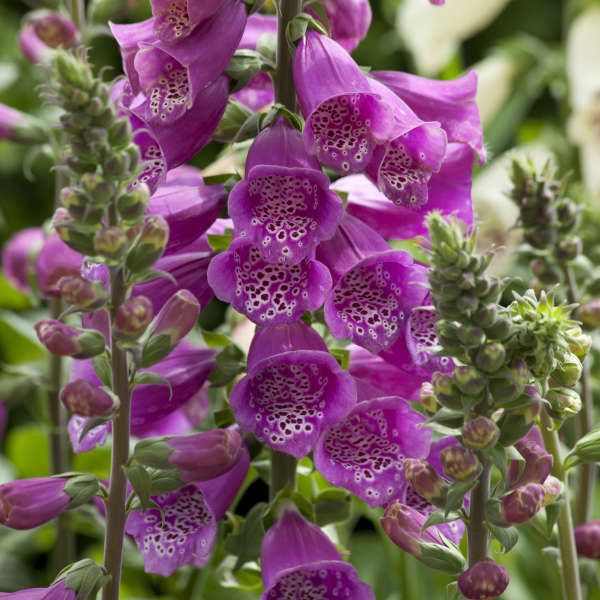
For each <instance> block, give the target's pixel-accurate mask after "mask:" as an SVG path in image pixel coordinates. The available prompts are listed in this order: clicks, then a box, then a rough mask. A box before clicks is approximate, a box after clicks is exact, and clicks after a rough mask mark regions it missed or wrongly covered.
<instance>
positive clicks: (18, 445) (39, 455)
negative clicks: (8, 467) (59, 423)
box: [6, 425, 50, 479]
mask: <svg viewBox="0 0 600 600" xmlns="http://www.w3.org/2000/svg"><path fill="white" fill-rule="evenodd" d="M6 456H7V458H8V459H9V460H10V461H11V462H12V463H13V464H14V466H15V468H16V469H17V471H18V474H19V477H20V478H23V479H26V478H29V477H46V476H47V475H48V473H49V472H50V463H49V459H48V457H49V456H50V450H49V447H48V436H47V433H46V431H45V430H44V428H43V427H41V426H40V425H25V426H23V427H17V428H14V429H11V430H10V431H9V432H8V435H7V437H6Z"/></svg>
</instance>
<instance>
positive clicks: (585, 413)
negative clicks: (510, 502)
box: [564, 267, 595, 525]
mask: <svg viewBox="0 0 600 600" xmlns="http://www.w3.org/2000/svg"><path fill="white" fill-rule="evenodd" d="M564 273H565V278H566V280H567V283H568V288H567V290H568V291H567V293H568V298H569V302H571V303H577V302H579V294H578V293H577V284H576V282H575V274H574V273H573V269H572V268H571V267H565V268H564ZM581 403H582V407H581V412H580V413H579V415H578V425H579V431H578V434H579V437H583V436H584V435H586V434H587V433H589V432H590V431H591V430H592V427H593V424H594V403H593V398H592V385H591V379H590V363H589V358H588V357H586V358H584V359H583V371H582V373H581ZM578 472H579V478H578V480H577V494H576V497H575V523H576V524H577V525H581V524H582V523H586V522H587V521H589V520H590V512H591V509H592V498H593V494H594V472H595V465H594V464H593V463H586V464H582V465H580V466H579V468H578Z"/></svg>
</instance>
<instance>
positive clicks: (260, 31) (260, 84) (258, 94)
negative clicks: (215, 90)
mask: <svg viewBox="0 0 600 600" xmlns="http://www.w3.org/2000/svg"><path fill="white" fill-rule="evenodd" d="M276 33H277V17H276V16H275V15H261V14H260V13H255V14H253V15H250V16H249V17H248V20H247V21H246V28H245V29H244V35H242V39H241V40H240V43H239V46H238V48H240V49H241V50H256V46H257V43H258V40H259V39H260V38H261V37H262V36H263V35H272V36H274V35H275V34H276ZM274 96H275V92H274V90H273V80H272V79H271V77H270V76H269V74H268V73H264V72H262V71H261V72H260V73H257V74H256V75H255V76H254V77H253V78H252V80H251V81H250V82H249V83H248V85H246V86H244V88H243V89H241V90H240V91H239V92H236V93H235V94H232V97H233V98H235V99H236V100H239V101H240V102H241V103H242V104H245V105H246V106H248V107H249V108H251V109H252V110H260V109H261V108H263V107H264V106H267V104H271V102H273V100H274Z"/></svg>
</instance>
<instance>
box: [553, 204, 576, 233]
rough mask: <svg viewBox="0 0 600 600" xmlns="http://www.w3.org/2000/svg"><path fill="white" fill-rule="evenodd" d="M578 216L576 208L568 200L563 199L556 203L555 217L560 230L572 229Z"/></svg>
mask: <svg viewBox="0 0 600 600" xmlns="http://www.w3.org/2000/svg"><path fill="white" fill-rule="evenodd" d="M578 214H579V213H578V211H577V206H576V205H575V203H574V202H573V201H572V200H570V199H569V198H563V199H562V200H559V201H558V202H557V203H556V216H557V218H558V220H559V222H560V229H561V230H568V229H571V228H573V227H574V226H575V224H576V223H577V217H578Z"/></svg>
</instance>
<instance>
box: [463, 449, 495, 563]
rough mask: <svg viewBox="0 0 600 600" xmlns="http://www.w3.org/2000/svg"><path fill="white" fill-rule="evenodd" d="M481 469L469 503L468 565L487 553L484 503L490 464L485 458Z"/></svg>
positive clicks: (487, 489)
mask: <svg viewBox="0 0 600 600" xmlns="http://www.w3.org/2000/svg"><path fill="white" fill-rule="evenodd" d="M482 466H483V470H482V471H481V475H480V476H479V480H478V481H477V485H476V486H475V487H474V488H473V491H472V492H471V501H470V504H469V526H468V542H469V566H472V565H474V564H475V563H476V562H479V561H480V560H483V559H484V558H485V557H486V556H487V554H488V545H489V535H488V530H487V528H486V526H485V523H484V521H485V505H486V504H487V501H488V498H489V493H490V475H491V471H492V467H491V464H490V463H489V462H488V461H487V460H485V461H484V462H482Z"/></svg>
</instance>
